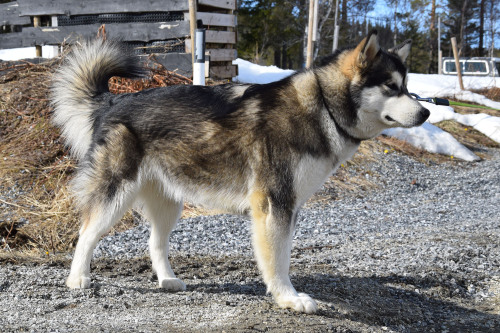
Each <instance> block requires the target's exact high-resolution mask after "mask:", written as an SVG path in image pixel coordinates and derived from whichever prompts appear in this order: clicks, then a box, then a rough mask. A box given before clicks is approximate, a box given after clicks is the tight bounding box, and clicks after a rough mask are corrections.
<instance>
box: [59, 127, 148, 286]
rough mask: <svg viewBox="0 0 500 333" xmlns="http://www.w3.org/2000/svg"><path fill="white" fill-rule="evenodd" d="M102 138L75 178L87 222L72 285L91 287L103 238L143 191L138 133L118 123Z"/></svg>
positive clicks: (85, 221)
mask: <svg viewBox="0 0 500 333" xmlns="http://www.w3.org/2000/svg"><path fill="white" fill-rule="evenodd" d="M100 141H102V143H99V144H97V145H96V146H95V148H94V150H93V151H92V152H91V154H90V153H89V155H91V157H89V158H88V160H87V161H86V162H84V163H82V165H81V168H80V170H79V171H78V174H77V176H76V177H75V179H74V181H73V186H74V190H75V191H76V193H75V194H76V198H77V199H78V201H79V204H80V208H81V210H82V217H83V224H82V228H81V229H80V238H79V239H78V243H77V244H76V249H75V254H74V257H73V263H72V264H71V272H70V274H69V277H68V279H67V280H66V285H67V286H68V287H70V288H88V287H89V286H90V260H91V259H92V252H93V250H94V248H95V246H96V244H97V242H98V241H99V238H100V237H101V236H102V235H104V234H105V233H106V232H107V231H109V229H111V227H112V226H113V225H114V224H115V223H116V222H117V221H118V220H119V219H120V218H121V217H122V216H123V214H125V212H126V211H127V210H128V209H129V208H130V206H131V204H132V203H133V202H134V200H135V198H136V196H137V191H138V190H139V184H138V182H137V170H138V168H139V164H140V161H141V158H142V151H141V149H140V146H139V145H138V143H137V139H136V137H135V135H134V134H133V133H132V132H130V131H129V130H128V128H127V127H126V126H125V125H121V124H118V125H115V127H113V128H109V130H108V131H107V134H106V137H104V138H102V140H100Z"/></svg>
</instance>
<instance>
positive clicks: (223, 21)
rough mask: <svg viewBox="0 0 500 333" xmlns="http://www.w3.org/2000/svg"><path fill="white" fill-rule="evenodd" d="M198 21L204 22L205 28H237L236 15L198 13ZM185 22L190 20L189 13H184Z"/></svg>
mask: <svg viewBox="0 0 500 333" xmlns="http://www.w3.org/2000/svg"><path fill="white" fill-rule="evenodd" d="M196 19H197V20H202V21H203V25H204V26H217V27H235V26H236V15H232V14H217V13H206V12H197V13H196ZM184 20H189V15H188V13H184Z"/></svg>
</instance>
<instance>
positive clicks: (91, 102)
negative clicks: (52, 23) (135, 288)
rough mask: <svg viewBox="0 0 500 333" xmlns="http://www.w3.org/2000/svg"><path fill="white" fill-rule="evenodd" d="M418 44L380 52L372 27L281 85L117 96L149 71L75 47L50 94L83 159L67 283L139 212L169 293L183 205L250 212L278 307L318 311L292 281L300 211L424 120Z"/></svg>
mask: <svg viewBox="0 0 500 333" xmlns="http://www.w3.org/2000/svg"><path fill="white" fill-rule="evenodd" d="M410 47H411V41H410V40H408V41H405V42H404V43H402V44H401V45H398V46H396V47H394V48H393V49H390V50H388V51H385V50H382V49H381V48H380V46H379V42H378V38H377V32H376V31H372V32H371V33H370V34H368V35H367V36H366V37H365V38H364V39H363V40H362V41H361V42H360V43H359V44H358V45H357V46H356V47H354V48H350V49H345V50H341V51H337V52H336V53H335V54H333V55H332V56H330V57H328V58H327V59H325V61H324V62H323V63H322V64H321V65H319V66H317V67H314V68H312V69H307V70H303V71H300V72H297V73H295V74H292V75H291V76H289V77H286V78H284V79H282V80H280V81H277V82H273V83H269V84H231V83H230V84H223V85H217V86H212V87H205V86H189V85H180V86H172V87H165V88H155V89H148V90H144V91H141V92H137V93H131V94H121V95H114V94H111V93H110V92H109V89H108V80H109V78H110V77H112V76H121V77H141V76H144V75H145V74H146V73H145V72H144V70H143V69H142V68H141V66H140V65H139V64H138V61H137V57H134V56H131V55H130V53H127V52H126V50H125V49H124V46H123V45H122V44H121V43H119V42H113V41H102V40H96V41H92V42H86V43H84V45H83V47H80V48H76V49H74V50H73V51H72V53H71V54H70V55H69V56H67V57H66V59H65V62H64V63H63V64H62V66H61V67H60V69H58V70H57V72H56V73H55V75H54V82H53V85H52V88H51V101H52V105H53V108H54V114H53V121H54V123H55V124H56V125H57V126H59V127H60V128H61V129H62V135H63V137H64V138H65V140H66V143H67V145H68V146H69V147H70V152H71V153H72V155H73V156H74V157H75V158H76V159H77V160H78V163H79V168H78V170H77V173H76V175H75V177H74V179H73V180H72V187H73V190H74V193H75V198H76V202H77V205H78V208H79V210H80V211H81V214H82V226H81V229H80V236H79V240H78V243H77V245H76V248H75V253H74V258H73V262H72V264H71V271H70V274H69V277H68V278H67V280H66V284H67V286H68V287H70V288H89V287H90V261H91V258H92V252H93V250H94V248H95V246H96V244H97V242H98V240H99V238H100V237H101V236H102V235H103V234H105V233H106V232H107V231H108V230H109V229H110V228H111V227H112V226H113V225H114V224H115V223H116V222H117V221H118V220H119V219H120V218H121V217H122V216H123V214H124V213H125V212H126V211H127V210H128V209H129V208H130V207H131V206H132V205H133V204H134V203H140V204H141V205H142V207H143V211H144V214H145V217H146V218H147V219H148V220H149V221H150V223H151V226H152V228H151V235H150V240H149V248H150V255H151V260H152V266H153V269H154V270H155V272H156V274H157V276H158V283H159V286H160V287H161V288H164V289H166V290H169V291H181V290H185V288H186V285H185V284H184V282H182V281H181V280H180V279H178V278H177V277H176V275H175V274H174V272H173V270H172V268H171V266H170V263H169V260H168V245H169V235H170V233H171V231H172V230H173V229H174V227H175V225H176V223H177V220H178V219H179V217H180V215H181V211H182V208H183V201H184V200H187V201H189V202H191V203H194V204H199V205H204V206H208V207H213V208H217V209H221V210H224V211H228V212H231V213H236V214H243V215H248V216H250V217H251V219H252V244H253V248H254V252H255V256H256V260H257V263H258V267H259V269H260V271H261V273H262V277H263V280H264V282H265V284H266V287H267V291H268V292H269V293H271V294H272V296H273V298H274V300H275V301H276V303H277V304H278V306H279V307H282V308H291V309H293V310H296V311H298V312H305V313H313V312H315V311H316V310H317V304H316V302H315V301H314V300H313V299H312V298H311V297H310V296H309V295H307V294H304V293H298V292H297V291H296V290H295V288H294V287H293V286H292V284H291V282H290V278H289V264H290V252H291V244H292V236H293V231H294V228H295V225H296V219H297V212H298V211H299V209H300V207H301V206H302V205H303V204H304V203H305V202H306V200H307V199H308V198H309V197H310V196H312V194H313V193H314V192H315V191H316V190H317V189H319V188H320V187H321V186H322V184H323V183H324V182H325V181H326V179H327V178H328V177H329V176H330V175H331V174H332V173H333V172H334V171H335V170H336V169H337V168H338V166H339V165H340V164H341V163H343V162H344V161H346V160H348V159H349V158H351V157H352V155H353V154H354V153H355V151H356V150H357V148H358V146H359V144H360V142H361V141H362V140H366V139H370V138H373V137H375V136H377V135H379V134H380V133H381V131H383V130H384V129H387V128H391V127H412V126H419V125H421V124H422V123H423V122H424V121H425V120H426V119H427V118H428V116H429V111H428V110H427V109H425V108H424V107H422V105H421V104H420V103H418V102H417V101H415V100H414V99H413V98H412V97H411V96H410V95H409V93H408V90H407V88H406V84H407V80H408V75H407V68H406V67H405V65H404V62H405V59H406V58H407V56H408V54H409V52H410ZM235 227H238V226H235Z"/></svg>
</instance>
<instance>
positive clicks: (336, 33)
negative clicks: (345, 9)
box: [332, 0, 340, 52]
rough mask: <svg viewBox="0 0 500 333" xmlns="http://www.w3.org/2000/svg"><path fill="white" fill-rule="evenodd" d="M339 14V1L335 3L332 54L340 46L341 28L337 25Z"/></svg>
mask: <svg viewBox="0 0 500 333" xmlns="http://www.w3.org/2000/svg"><path fill="white" fill-rule="evenodd" d="M338 12H339V0H337V1H335V30H334V32H333V46H332V52H335V50H336V49H337V47H338V45H339V30H340V27H339V26H338V25H337V16H338Z"/></svg>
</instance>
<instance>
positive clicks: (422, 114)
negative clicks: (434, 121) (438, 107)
mask: <svg viewBox="0 0 500 333" xmlns="http://www.w3.org/2000/svg"><path fill="white" fill-rule="evenodd" d="M430 115H431V112H430V111H429V110H427V109H426V108H422V110H421V111H420V113H419V118H420V119H419V120H418V122H419V123H420V125H422V124H423V123H424V122H425V121H426V120H427V118H429V116H430Z"/></svg>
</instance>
